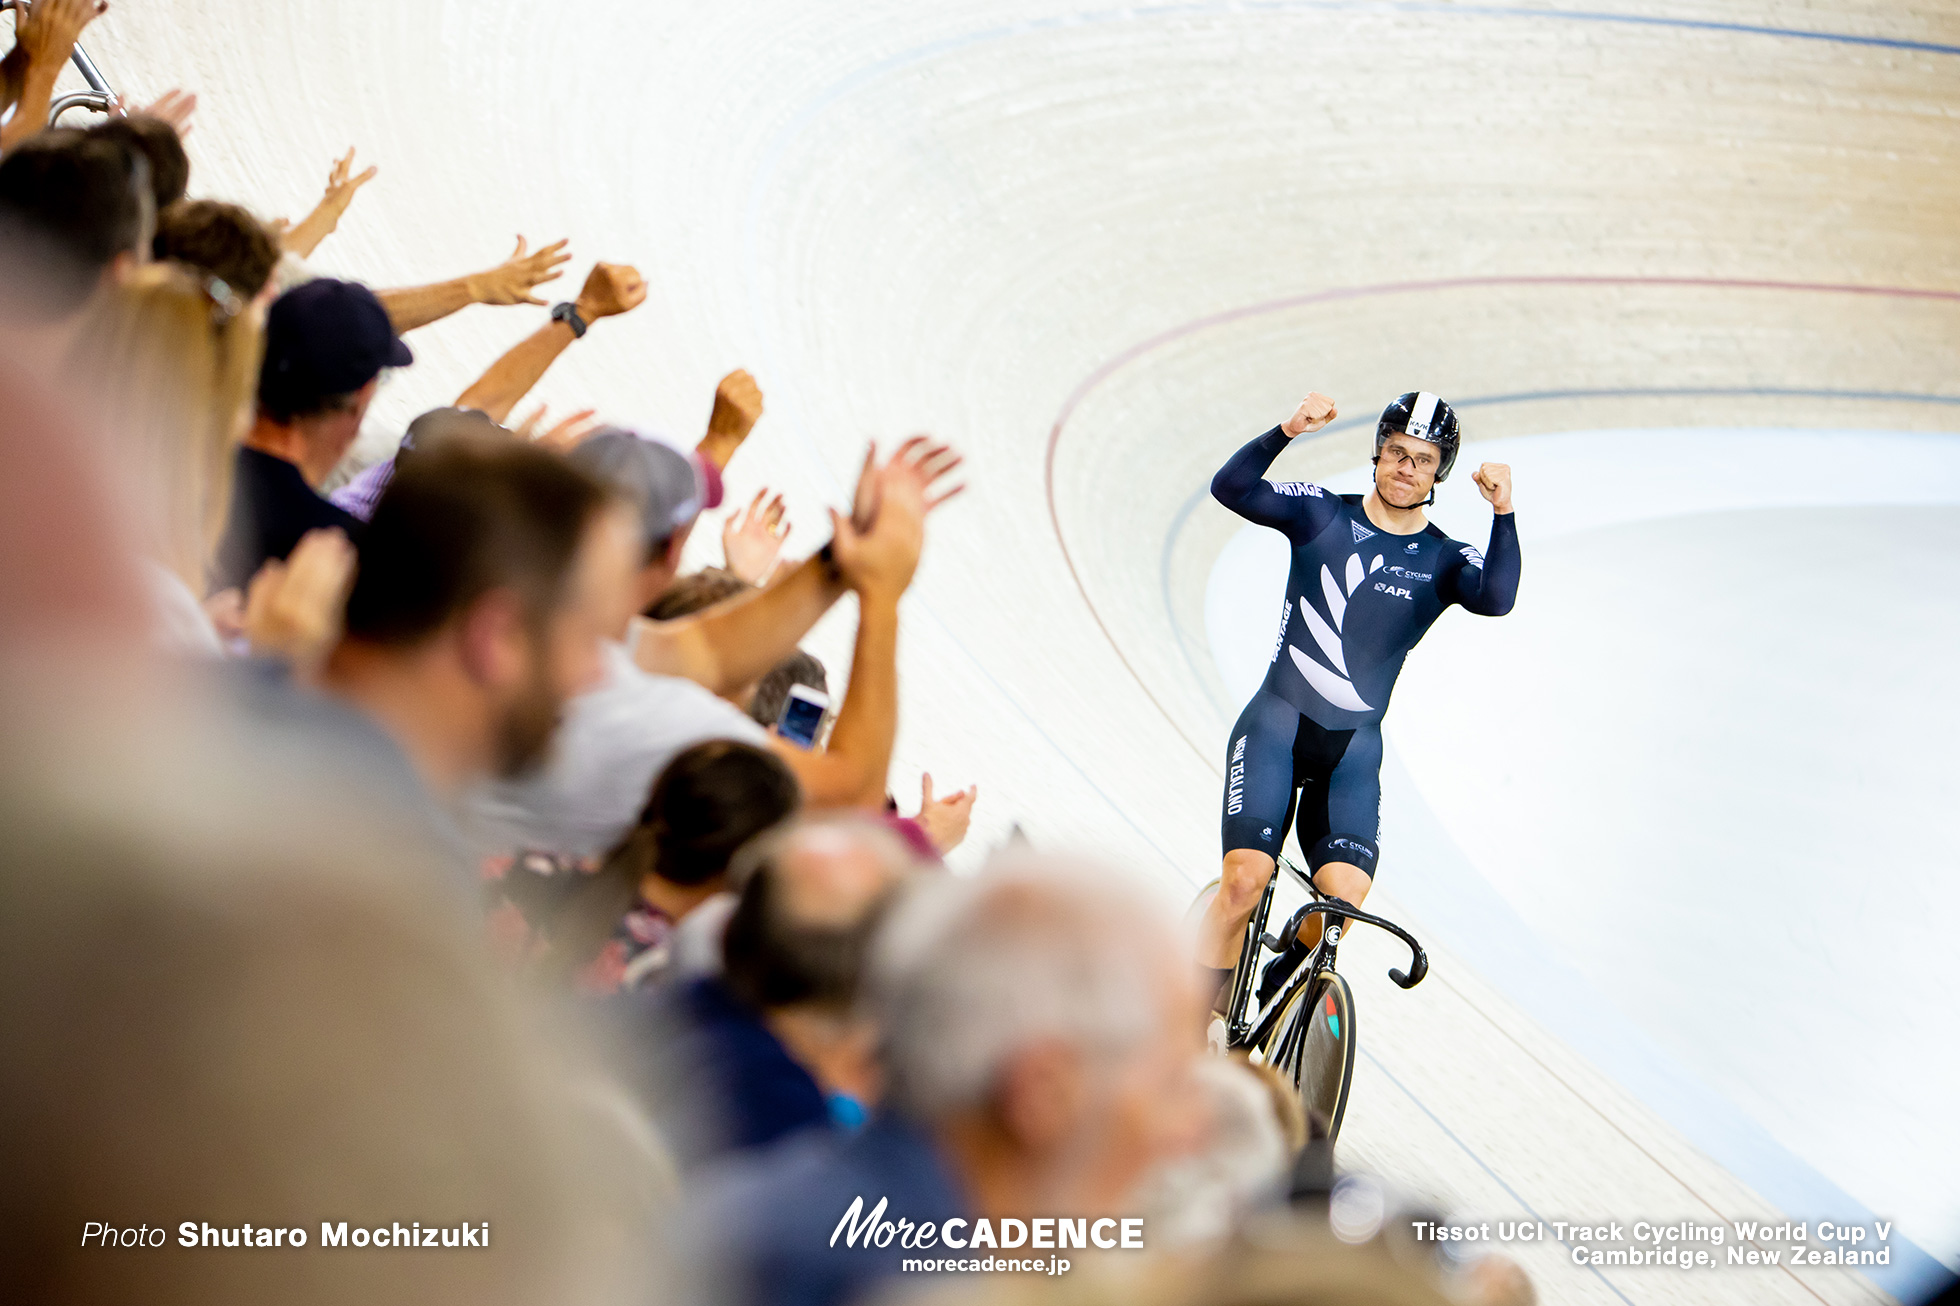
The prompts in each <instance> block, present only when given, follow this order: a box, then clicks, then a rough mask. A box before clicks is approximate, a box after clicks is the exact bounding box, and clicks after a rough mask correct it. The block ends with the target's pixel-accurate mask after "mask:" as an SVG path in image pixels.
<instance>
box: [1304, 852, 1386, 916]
mask: <svg viewBox="0 0 1960 1306" xmlns="http://www.w3.org/2000/svg"><path fill="white" fill-rule="evenodd" d="M1313 882H1314V887H1315V888H1317V889H1319V890H1320V891H1321V892H1322V893H1324V894H1326V895H1327V896H1328V897H1330V898H1340V899H1342V900H1344V901H1346V902H1350V903H1353V904H1354V905H1355V906H1357V907H1359V906H1360V905H1361V902H1362V900H1363V899H1364V898H1366V897H1367V896H1368V890H1369V889H1371V888H1373V887H1374V883H1375V882H1374V881H1373V880H1372V879H1370V878H1369V877H1368V874H1367V872H1365V871H1363V870H1362V869H1361V868H1360V867H1359V866H1355V865H1353V864H1351V863H1348V862H1328V863H1327V864H1326V865H1324V866H1322V867H1321V868H1320V869H1319V870H1317V871H1315V872H1314V873H1313Z"/></svg>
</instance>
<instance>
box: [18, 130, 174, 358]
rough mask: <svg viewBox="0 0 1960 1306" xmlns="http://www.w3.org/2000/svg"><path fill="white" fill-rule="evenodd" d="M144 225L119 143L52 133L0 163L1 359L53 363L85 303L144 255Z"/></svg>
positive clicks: (142, 204)
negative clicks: (5, 263) (6, 331)
mask: <svg viewBox="0 0 1960 1306" xmlns="http://www.w3.org/2000/svg"><path fill="white" fill-rule="evenodd" d="M154 221H155V214H154V212H153V211H152V209H151V205H150V185H149V164H148V163H147V162H146V161H145V160H144V158H143V156H142V155H140V154H135V153H132V152H131V151H130V150H129V148H128V147H127V146H125V145H123V144H122V143H120V142H117V141H113V140H106V139H102V138H98V137H91V136H89V135H88V134H87V133H86V132H79V131H71V130H68V129H66V128H62V129H57V130H53V131H46V132H42V133H41V134H40V135H38V136H36V137H35V138H34V139H33V140H31V141H29V142H28V143H27V144H25V145H22V146H20V147H19V148H18V149H15V150H12V151H10V152H9V153H8V154H7V156H6V157H5V158H4V159H0V246H4V248H5V249H6V250H7V252H8V253H9V255H11V256H12V259H11V264H10V272H11V274H12V275H11V276H10V277H9V285H8V286H7V287H6V289H7V290H8V291H9V292H10V293H9V294H8V295H7V297H6V303H5V308H6V312H7V318H8V323H7V324H8V326H9V327H10V328H11V330H12V332H13V333H14V334H15V335H16V339H15V341H14V342H13V343H12V344H11V345H10V346H9V349H8V352H9V354H11V355H12V356H13V357H14V358H16V359H19V360H22V361H23V362H25V363H26V364H27V365H28V366H29V367H30V368H37V367H41V366H44V365H52V364H54V363H55V362H57V361H58V360H59V359H60V357H61V356H62V354H63V353H65V352H66V350H67V347H68V342H69V340H70V338H71V336H72V333H73V330H74V324H75V318H76V315H77V313H78V312H79V311H80V309H81V308H82V306H83V305H84V304H85V303H87V301H88V298H89V296H90V295H92V294H94V293H95V291H96V289H97V288H98V287H100V286H102V285H105V284H114V283H115V282H118V281H120V280H121V279H122V278H123V277H125V276H127V275H128V274H129V273H130V272H132V271H134V270H135V268H136V267H137V266H138V265H139V264H141V263H142V262H144V261H145V260H146V259H147V258H148V256H149V250H150V236H151V231H152V226H153V224H154Z"/></svg>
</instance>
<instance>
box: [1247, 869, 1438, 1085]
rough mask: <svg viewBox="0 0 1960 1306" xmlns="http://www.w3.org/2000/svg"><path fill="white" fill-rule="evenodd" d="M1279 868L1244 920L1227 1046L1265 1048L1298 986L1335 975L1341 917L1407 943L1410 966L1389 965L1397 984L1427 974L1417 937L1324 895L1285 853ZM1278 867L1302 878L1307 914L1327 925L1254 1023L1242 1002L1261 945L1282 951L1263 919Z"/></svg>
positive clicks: (1249, 997)
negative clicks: (1321, 918)
mask: <svg viewBox="0 0 1960 1306" xmlns="http://www.w3.org/2000/svg"><path fill="white" fill-rule="evenodd" d="M1278 862H1279V866H1278V867H1275V868H1274V871H1273V874H1272V875H1271V876H1270V877H1268V878H1267V880H1266V891H1265V893H1263V894H1261V895H1260V897H1259V906H1258V907H1256V908H1255V909H1254V910H1253V913H1252V919H1251V920H1250V921H1248V922H1246V927H1245V942H1244V944H1243V945H1242V946H1241V947H1240V948H1239V964H1238V967H1237V969H1236V970H1234V971H1233V972H1232V1001H1231V1004H1230V1010H1229V1011H1228V1012H1227V1013H1226V1017H1225V1039H1226V1045H1227V1046H1228V1047H1234V1048H1245V1047H1260V1046H1263V1045H1264V1044H1265V1042H1266V1040H1267V1039H1268V1038H1269V1037H1271V1035H1272V1032H1273V1027H1274V1026H1275V1025H1276V1024H1278V1022H1279V1020H1280V1017H1281V1016H1282V1015H1284V1014H1285V1012H1286V1010H1287V1008H1288V1007H1289V1005H1290V1004H1291V1003H1292V1001H1293V998H1294V995H1295V994H1297V993H1299V992H1300V990H1301V989H1302V988H1305V987H1306V986H1308V985H1310V984H1313V983H1315V982H1316V981H1317V980H1318V979H1319V978H1320V977H1321V976H1323V975H1331V974H1333V973H1334V966H1335V959H1336V956H1337V954H1338V953H1339V951H1340V946H1341V935H1342V933H1343V932H1344V931H1343V928H1342V922H1343V921H1361V922H1363V923H1365V924H1368V925H1373V926H1375V927H1377V928H1379V929H1383V930H1387V931H1388V932H1389V933H1390V934H1393V935H1394V936H1395V937H1396V938H1398V939H1400V940H1402V942H1403V943H1406V944H1407V945H1408V946H1409V969H1408V972H1407V973H1406V974H1405V973H1403V972H1402V971H1400V970H1396V969H1394V968H1390V970H1389V972H1388V977H1389V979H1391V980H1393V981H1394V982H1395V984H1396V985H1397V987H1399V988H1404V989H1412V988H1414V987H1415V986H1416V985H1418V984H1420V983H1422V977H1423V976H1425V975H1427V974H1428V973H1429V954H1428V953H1426V952H1424V951H1423V949H1422V945H1421V944H1420V943H1418V942H1416V940H1415V937H1414V936H1413V935H1411V934H1410V933H1409V932H1408V931H1407V930H1405V929H1403V928H1402V927H1401V926H1400V925H1397V924H1396V923H1395V922H1393V921H1389V920H1383V919H1382V918H1381V917H1379V916H1376V915H1374V914H1373V913H1372V912H1365V911H1362V910H1361V909H1360V908H1359V907H1355V906H1352V905H1351V904H1349V903H1348V902H1347V901H1345V900H1344V899H1341V898H1330V897H1328V896H1327V895H1326V894H1324V893H1322V892H1321V891H1320V890H1319V889H1318V888H1317V887H1315V885H1314V882H1313V877H1311V876H1309V875H1308V874H1307V873H1306V872H1304V871H1302V870H1301V869H1300V868H1299V867H1298V866H1295V865H1294V864H1293V863H1292V861H1290V860H1289V859H1287V858H1285V857H1281V858H1279V859H1278ZM1279 867H1284V868H1285V869H1286V871H1287V873H1288V874H1290V875H1291V876H1292V877H1293V878H1294V879H1296V880H1298V881H1299V882H1300V885H1301V887H1302V888H1304V889H1305V890H1306V891H1307V893H1308V895H1309V896H1310V898H1311V899H1312V901H1311V903H1310V904H1309V906H1308V909H1307V915H1309V916H1312V915H1315V914H1319V915H1322V916H1324V917H1325V918H1326V925H1325V927H1324V928H1323V930H1322V933H1321V936H1320V946H1319V947H1318V948H1316V949H1315V950H1314V953H1313V955H1312V956H1311V957H1310V958H1308V961H1307V964H1306V965H1305V966H1303V967H1301V969H1300V972H1299V973H1298V974H1296V975H1294V976H1293V978H1292V979H1290V980H1288V981H1287V983H1286V984H1285V986H1284V987H1283V988H1281V989H1280V991H1279V993H1278V994H1276V995H1275V996H1274V998H1273V1000H1272V1001H1271V1002H1269V1003H1267V1004H1266V1008H1265V1010H1264V1011H1262V1012H1261V1013H1260V1016H1259V1020H1258V1022H1257V1023H1256V1024H1255V1023H1253V1022H1252V1021H1251V1020H1249V1019H1248V1018H1247V1015H1246V1005H1247V1004H1248V1003H1249V1002H1250V1001H1251V1000H1252V976H1253V972H1254V971H1255V970H1256V969H1257V968H1258V965H1259V946H1260V945H1261V944H1262V943H1263V944H1265V945H1266V946H1268V947H1270V948H1272V949H1273V951H1275V952H1278V951H1280V950H1282V949H1283V947H1284V941H1283V940H1274V939H1270V938H1268V936H1267V935H1266V920H1267V918H1268V916H1269V915H1270V914H1271V912H1272V907H1273V889H1274V887H1275V886H1276V885H1277V884H1278V883H1279Z"/></svg>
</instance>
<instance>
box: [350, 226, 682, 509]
mask: <svg viewBox="0 0 1960 1306" xmlns="http://www.w3.org/2000/svg"><path fill="white" fill-rule="evenodd" d="M553 275H556V274H555V273H554V274H553ZM646 294H647V292H646V283H645V282H644V281H642V280H641V279H640V274H639V273H638V272H637V271H636V270H634V269H633V268H630V267H626V266H625V265H623V264H618V263H595V264H593V265H592V271H591V273H590V274H589V275H588V276H587V277H586V279H585V288H584V289H583V290H581V291H580V292H579V297H578V299H577V300H576V301H575V302H574V303H573V304H572V305H571V308H572V310H573V312H574V313H575V314H576V315H578V317H579V320H580V322H581V324H588V323H591V322H596V321H598V320H599V319H600V318H602V317H612V316H616V315H618V314H620V313H626V312H630V311H631V310H632V309H634V308H636V307H638V306H639V304H640V303H641V302H642V301H643V300H645V299H646ZM561 307H563V306H562V305H561ZM585 330H586V327H585V326H584V325H581V326H579V327H578V328H577V329H576V330H574V328H573V327H572V325H571V323H570V322H569V321H566V320H562V319H557V318H554V319H553V320H552V321H551V322H550V323H548V324H547V325H545V326H541V327H539V328H538V329H537V330H536V331H533V332H532V333H531V334H530V335H528V336H526V337H525V338H524V339H523V340H520V341H519V342H518V343H517V344H515V345H513V346H512V347H511V348H509V349H507V350H505V351H504V353H503V354H502V355H501V356H499V357H498V359H497V360H496V361H495V362H494V363H492V364H490V366H489V368H488V370H486V371H485V372H484V373H483V375H482V376H480V377H478V378H477V379H476V380H475V381H473V382H471V383H470V387H469V388H468V389H467V390H465V391H463V393H462V394H461V395H459V396H458V397H457V399H456V403H455V405H454V406H453V407H451V408H446V409H444V408H438V409H434V410H432V412H431V413H425V414H423V417H422V418H418V419H416V422H415V423H411V424H410V426H409V434H408V435H407V436H405V437H404V445H405V446H406V447H407V448H410V449H413V448H414V447H415V441H416V439H417V438H419V437H418V436H417V435H416V432H417V429H418V425H419V424H420V423H421V422H422V421H423V419H425V418H433V419H434V420H435V421H438V422H445V423H446V422H448V421H449V420H450V419H447V418H438V417H435V414H439V413H458V412H466V413H474V414H476V415H477V416H479V417H483V418H487V419H488V420H489V421H490V422H492V423H495V424H497V425H498V427H499V429H502V423H504V422H506V421H508V420H509V419H510V412H511V409H513V408H515V407H517V401H518V400H520V399H522V398H523V397H524V396H525V394H526V393H528V392H529V391H530V389H531V387H532V386H535V385H536V384H537V383H538V381H539V379H540V378H541V377H543V376H544V374H545V372H546V370H547V369H549V368H550V366H551V365H552V363H554V362H556V361H557V359H558V356H559V355H560V354H562V353H564V352H565V350H566V348H567V347H568V346H570V345H571V343H572V341H574V340H577V339H579V338H580V337H581V336H583V335H584V334H585ZM399 456H400V450H399V449H397V451H396V453H395V455H393V456H391V457H388V458H385V459H383V460H382V461H380V462H378V463H375V464H374V465H373V466H371V467H367V468H364V469H363V470H362V471H360V472H359V473H357V474H356V475H355V476H354V478H353V479H352V480H350V481H348V482H347V484H345V485H343V486H341V487H340V488H339V489H337V490H335V491H334V492H333V494H332V496H331V499H332V502H333V504H334V506H336V507H338V508H340V509H341V510H342V511H343V512H346V513H348V514H350V515H352V516H354V517H357V518H359V519H360V520H362V521H366V520H367V519H368V517H369V516H371V515H372V514H373V512H374V505H375V503H376V502H377V501H379V500H380V498H381V494H382V491H384V490H386V489H387V488H388V481H389V479H390V478H391V477H393V476H394V474H395V460H396V458H398V457H399Z"/></svg>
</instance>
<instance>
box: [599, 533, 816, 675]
mask: <svg viewBox="0 0 1960 1306" xmlns="http://www.w3.org/2000/svg"><path fill="white" fill-rule="evenodd" d="M844 590H845V585H844V582H843V580H842V579H841V578H840V577H839V576H838V575H837V574H836V573H835V572H834V571H833V570H832V569H831V568H830V567H829V566H828V565H827V564H826V563H825V562H824V560H823V559H822V558H809V559H806V560H805V561H804V562H803V564H802V565H801V566H798V567H793V568H791V569H790V570H789V571H788V572H787V573H783V574H780V575H779V576H778V577H777V579H776V580H775V581H773V582H771V584H770V585H769V587H768V588H767V589H762V590H757V591H756V592H755V593H754V594H750V595H745V596H743V597H740V598H735V599H730V600H728V601H727V602H725V603H717V604H715V605H714V606H713V607H711V608H705V609H703V610H702V611H700V612H698V613H696V614H694V615H693V616H688V617H681V618H679V619H678V620H675V621H647V620H645V619H644V618H639V617H636V618H634V626H633V628H634V630H635V631H636V632H638V633H637V636H636V638H635V641H634V645H633V657H634V660H635V661H637V662H638V663H639V664H640V666H641V667H643V668H645V669H646V670H648V671H651V672H654V673H655V674H657V675H663V676H685V677H686V678H687V679H689V680H692V681H695V682H697V683H698V684H702V685H705V686H707V687H708V688H709V689H711V690H713V691H714V692H715V693H717V694H726V693H732V692H733V691H735V690H737V689H740V688H741V687H742V686H744V685H751V684H754V683H755V682H756V681H758V680H760V679H762V677H763V676H765V675H767V674H768V672H769V669H770V668H771V667H773V666H775V665H776V664H777V663H778V662H781V661H782V660H783V659H784V658H786V657H788V656H789V655H790V654H791V653H793V652H795V650H796V645H797V642H798V641H799V640H801V639H802V638H803V636H804V634H805V633H807V632H808V631H809V629H810V627H812V626H814V625H816V624H817V619H818V618H819V617H821V616H823V614H824V613H826V612H828V611H830V605H831V604H833V603H835V602H837V600H838V599H839V598H841V597H843V594H844ZM853 679H854V680H855V673H853Z"/></svg>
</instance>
